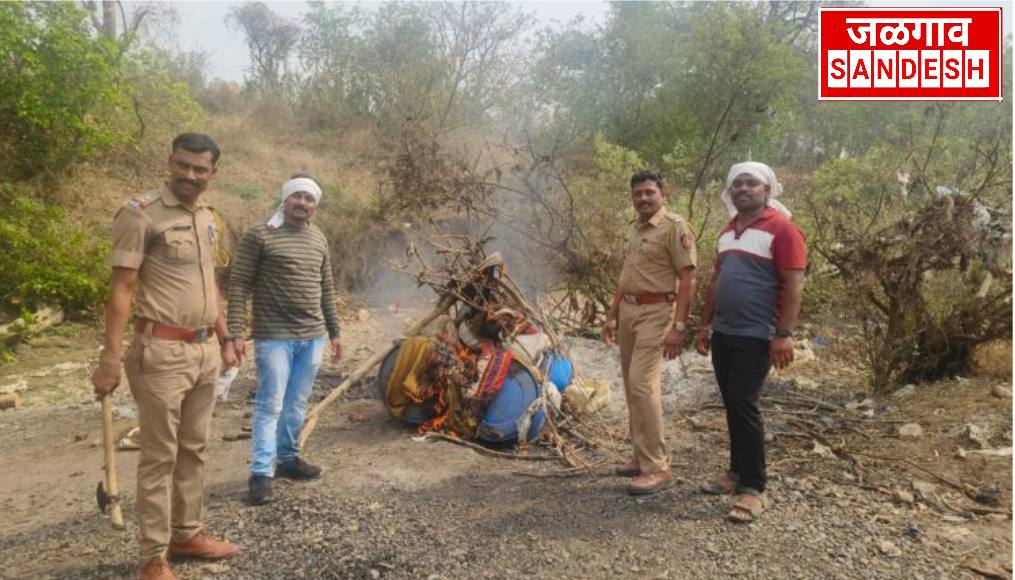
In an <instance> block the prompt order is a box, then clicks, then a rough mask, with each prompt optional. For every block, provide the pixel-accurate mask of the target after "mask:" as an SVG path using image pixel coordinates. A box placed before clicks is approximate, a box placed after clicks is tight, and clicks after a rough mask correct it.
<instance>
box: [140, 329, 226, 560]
mask: <svg viewBox="0 0 1015 580" xmlns="http://www.w3.org/2000/svg"><path fill="white" fill-rule="evenodd" d="M220 360H221V358H220V354H219V348H218V344H217V343H216V342H215V341H214V340H209V341H207V342H204V343H188V342H183V341H179V340H161V339H158V338H152V336H151V334H150V331H148V332H146V333H144V334H137V335H135V337H134V342H133V344H131V347H130V350H128V351H127V356H126V359H125V361H124V367H125V370H126V372H127V380H128V382H129V383H130V391H131V393H133V395H134V400H135V401H136V402H137V408H138V420H139V422H140V424H141V457H140V459H139V460H138V465H137V518H138V524H139V527H140V533H141V541H140V552H141V553H140V555H141V561H142V562H144V561H147V560H149V559H151V558H155V557H158V556H164V555H165V553H166V549H167V548H168V547H169V542H170V540H172V541H176V542H182V541H186V540H189V539H190V538H191V537H193V536H194V534H196V533H197V532H199V531H200V530H201V520H202V516H203V512H204V461H205V457H204V456H205V444H206V443H207V441H208V430H209V428H210V427H211V417H212V412H213V411H214V410H215V384H216V381H217V380H218V374H219V365H220Z"/></svg>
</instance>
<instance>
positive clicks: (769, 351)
mask: <svg viewBox="0 0 1015 580" xmlns="http://www.w3.org/2000/svg"><path fill="white" fill-rule="evenodd" d="M781 192H782V186H781V185H780V184H779V182H778V180H776V178H775V173H774V172H773V171H772V169H771V168H770V167H768V166H767V165H765V164H764V163H755V162H747V163H738V164H736V165H734V166H733V167H731V168H730V171H729V175H728V177H727V179H726V190H725V191H724V192H723V194H722V198H723V203H724V204H725V205H726V207H727V210H728V211H729V213H730V215H731V216H732V217H733V219H732V220H730V222H729V223H728V224H727V225H726V227H724V228H723V229H722V231H721V232H719V243H718V248H717V255H716V259H715V267H714V269H713V271H712V280H711V282H710V283H709V286H708V291H707V292H706V294H705V304H704V306H703V307H702V313H701V328H700V329H699V331H698V352H699V353H701V354H703V355H704V354H708V351H709V348H711V350H712V366H713V367H714V368H715V376H716V381H717V382H718V383H719V392H720V393H721V394H722V399H723V404H724V405H725V407H726V424H727V426H728V428H729V432H730V469H729V471H728V472H727V473H726V474H725V475H724V476H722V477H721V478H720V479H719V480H717V481H715V482H714V483H711V484H709V485H706V486H704V487H703V491H705V492H706V493H712V494H726V493H734V492H735V493H736V494H737V497H736V498H735V500H734V502H733V505H732V509H731V510H730V512H729V516H728V517H729V520H730V521H733V522H750V521H752V520H753V519H754V518H755V517H756V516H757V515H758V514H760V513H761V511H762V510H763V509H764V504H765V500H764V491H765V483H766V474H765V439H764V437H765V434H764V425H763V423H762V420H761V409H760V408H759V407H758V399H759V397H760V395H761V387H762V384H763V383H764V382H765V376H766V375H767V374H768V370H769V367H771V366H772V365H774V366H775V367H776V368H778V369H781V368H784V367H786V366H787V365H789V364H790V363H791V362H793V326H794V325H795V324H796V319H797V314H798V313H799V312H800V298H801V294H802V292H803V284H804V268H806V266H807V252H806V247H805V244H804V238H803V234H801V233H800V229H799V228H797V226H796V225H795V224H794V223H793V222H792V221H790V213H789V211H788V210H787V209H786V208H785V207H784V206H783V205H782V204H781V203H779V202H778V201H775V198H776V197H778V196H779V194H780V193H781ZM710 330H711V334H710V333H709V331H710Z"/></svg>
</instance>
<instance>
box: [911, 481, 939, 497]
mask: <svg viewBox="0 0 1015 580" xmlns="http://www.w3.org/2000/svg"><path fill="white" fill-rule="evenodd" d="M910 485H911V486H912V487H913V491H915V492H916V493H918V494H920V495H921V496H923V497H930V496H931V495H932V494H933V493H934V492H936V491H937V486H936V485H934V484H933V483H930V482H929V481H921V480H919V479H914V480H913V481H912V482H911V483H910Z"/></svg>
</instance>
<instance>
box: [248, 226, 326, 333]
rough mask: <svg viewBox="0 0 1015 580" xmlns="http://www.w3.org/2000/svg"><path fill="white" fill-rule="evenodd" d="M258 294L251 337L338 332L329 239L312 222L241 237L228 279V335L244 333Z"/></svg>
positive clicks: (250, 232)
mask: <svg viewBox="0 0 1015 580" xmlns="http://www.w3.org/2000/svg"><path fill="white" fill-rule="evenodd" d="M251 291H253V294H254V324H253V327H254V328H253V331H252V332H251V336H252V337H253V338H266V339H307V338H316V337H318V336H323V335H324V334H325V332H327V334H328V336H330V337H332V338H334V337H336V336H338V334H339V328H338V311H337V309H336V308H335V288H334V284H333V283H332V279H331V258H330V255H329V251H328V240H327V239H325V237H324V233H323V232H321V230H320V228H318V227H317V226H315V225H313V224H308V225H307V226H306V227H302V228H297V227H295V226H292V225H290V224H282V225H281V226H280V227H278V228H277V229H271V228H269V227H268V225H267V224H263V223H261V224H257V225H254V226H252V227H251V228H250V229H248V230H247V231H246V232H244V234H243V237H242V238H240V244H239V247H238V248H237V249H236V255H235V256H233V265H232V272H231V273H230V277H229V294H228V295H229V311H228V312H229V334H231V335H233V336H237V337H239V336H243V327H244V322H245V320H246V303H247V297H248V296H249V295H250V293H251Z"/></svg>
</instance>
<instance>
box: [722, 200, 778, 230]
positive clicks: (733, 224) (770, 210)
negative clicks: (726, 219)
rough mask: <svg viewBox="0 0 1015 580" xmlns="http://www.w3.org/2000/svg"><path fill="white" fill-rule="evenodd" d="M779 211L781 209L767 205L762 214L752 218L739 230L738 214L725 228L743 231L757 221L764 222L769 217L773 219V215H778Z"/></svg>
mask: <svg viewBox="0 0 1015 580" xmlns="http://www.w3.org/2000/svg"><path fill="white" fill-rule="evenodd" d="M778 213H779V210H777V209H775V208H774V207H770V206H766V207H765V210H764V211H762V212H761V215H759V216H758V217H756V218H754V219H753V220H751V221H750V223H747V224H746V225H744V227H743V228H740V229H739V230H738V229H737V216H733V219H731V220H730V223H728V224H726V228H725V229H728V230H734V231H741V232H742V231H744V230H746V229H747V228H749V227H752V226H753V225H754V224H756V223H759V222H763V221H765V220H767V219H771V218H772V216H774V215H777V214H778Z"/></svg>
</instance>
